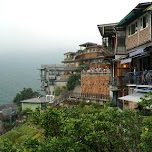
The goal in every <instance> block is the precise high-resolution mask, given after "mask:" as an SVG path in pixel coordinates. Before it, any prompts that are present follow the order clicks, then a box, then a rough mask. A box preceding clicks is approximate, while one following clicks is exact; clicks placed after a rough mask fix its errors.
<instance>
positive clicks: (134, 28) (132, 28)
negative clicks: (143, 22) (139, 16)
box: [128, 21, 138, 35]
mask: <svg viewBox="0 0 152 152" xmlns="http://www.w3.org/2000/svg"><path fill="white" fill-rule="evenodd" d="M137 31H138V23H137V21H136V22H134V23H133V24H131V25H130V26H129V28H128V34H129V35H132V34H134V33H136V32H137Z"/></svg>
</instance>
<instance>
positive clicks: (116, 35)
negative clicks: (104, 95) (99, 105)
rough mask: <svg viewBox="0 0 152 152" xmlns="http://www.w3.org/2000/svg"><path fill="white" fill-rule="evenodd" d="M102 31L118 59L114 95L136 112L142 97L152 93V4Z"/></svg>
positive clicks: (114, 69) (106, 25)
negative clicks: (137, 104) (137, 103)
mask: <svg viewBox="0 0 152 152" xmlns="http://www.w3.org/2000/svg"><path fill="white" fill-rule="evenodd" d="M98 28H99V31H100V33H101V35H102V36H103V42H104V40H106V41H107V44H108V47H107V48H108V49H109V50H110V51H111V50H112V52H113V53H114V55H115V59H114V60H113V74H112V75H113V86H114V87H115V90H113V91H114V95H115V97H117V93H118V97H119V99H120V100H122V101H123V102H122V104H123V107H127V108H135V107H136V104H135V103H136V102H138V101H139V100H140V97H143V95H144V93H145V92H149V91H151V90H152V89H151V88H152V86H151V84H152V71H151V70H152V2H146V3H139V4H138V5H137V6H136V7H135V8H134V9H133V10H132V11H131V12H129V13H128V14H127V15H126V16H125V17H124V18H123V19H122V20H121V21H120V22H118V23H115V24H105V25H98ZM111 48H113V49H111ZM144 71H145V72H144ZM145 73H146V74H145ZM135 91H136V92H135ZM127 94H129V95H127ZM126 95H127V96H126Z"/></svg>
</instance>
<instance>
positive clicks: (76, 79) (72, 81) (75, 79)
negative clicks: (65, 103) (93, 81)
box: [67, 74, 81, 91]
mask: <svg viewBox="0 0 152 152" xmlns="http://www.w3.org/2000/svg"><path fill="white" fill-rule="evenodd" d="M80 79H81V75H80V74H71V75H70V77H69V79H68V82H67V89H68V90H69V91H70V90H73V89H74V88H75V86H76V85H78V84H80Z"/></svg>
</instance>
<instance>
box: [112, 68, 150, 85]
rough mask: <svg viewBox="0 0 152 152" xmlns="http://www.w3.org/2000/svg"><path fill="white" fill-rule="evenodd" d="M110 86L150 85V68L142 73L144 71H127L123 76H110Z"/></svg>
mask: <svg viewBox="0 0 152 152" xmlns="http://www.w3.org/2000/svg"><path fill="white" fill-rule="evenodd" d="M110 84H111V85H112V86H125V85H128V84H134V85H152V70H149V71H147V72H146V73H145V74H144V71H138V72H136V73H134V72H128V73H126V75H125V76H119V77H116V78H112V79H111V80H110Z"/></svg>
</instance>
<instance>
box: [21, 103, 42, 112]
mask: <svg viewBox="0 0 152 152" xmlns="http://www.w3.org/2000/svg"><path fill="white" fill-rule="evenodd" d="M38 107H40V108H41V104H40V103H22V110H26V109H27V108H29V109H31V110H35V109H36V108H38Z"/></svg>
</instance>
